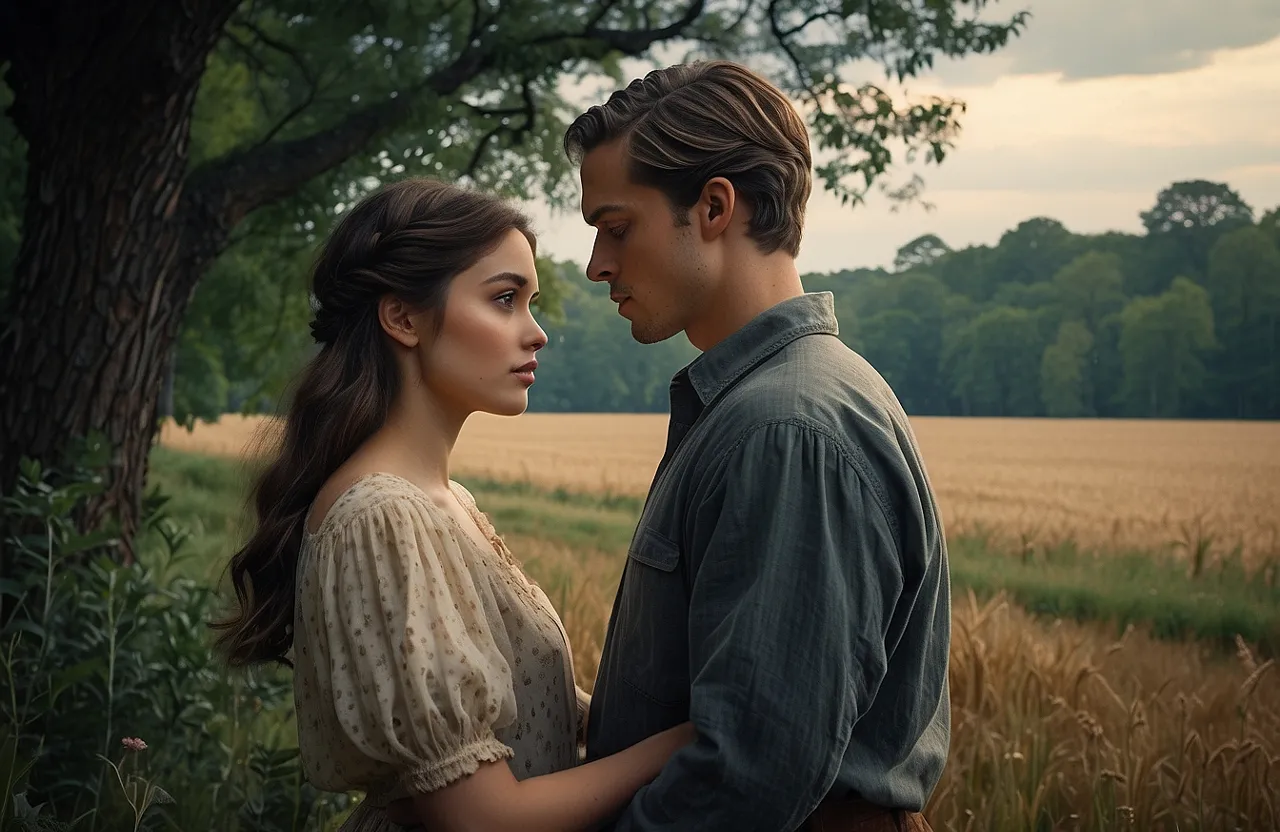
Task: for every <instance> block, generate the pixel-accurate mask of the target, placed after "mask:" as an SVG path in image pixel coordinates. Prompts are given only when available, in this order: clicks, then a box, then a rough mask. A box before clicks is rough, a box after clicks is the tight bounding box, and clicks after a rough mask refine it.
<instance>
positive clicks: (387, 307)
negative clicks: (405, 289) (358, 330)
mask: <svg viewBox="0 0 1280 832" xmlns="http://www.w3.org/2000/svg"><path fill="white" fill-rule="evenodd" d="M378 323H379V324H380V325H381V326H382V330H383V332H386V333H387V334H388V335H390V336H391V337H392V338H394V339H395V340H397V341H399V342H400V344H401V345H402V346H404V347H407V348H409V349H412V348H413V347H416V346H418V343H419V342H420V341H421V340H422V338H421V336H420V335H419V333H418V329H417V327H416V326H415V325H414V322H413V313H412V312H411V311H410V310H409V307H408V306H407V305H405V303H404V301H402V300H400V299H399V298H397V297H393V296H391V295H385V296H383V298H382V299H381V300H379V301H378Z"/></svg>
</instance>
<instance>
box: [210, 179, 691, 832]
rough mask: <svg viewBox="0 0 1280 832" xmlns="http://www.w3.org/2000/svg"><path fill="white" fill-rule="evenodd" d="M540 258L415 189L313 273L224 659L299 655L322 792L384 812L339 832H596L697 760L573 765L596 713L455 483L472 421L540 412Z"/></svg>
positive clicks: (511, 230) (490, 220)
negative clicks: (532, 404) (299, 355)
mask: <svg viewBox="0 0 1280 832" xmlns="http://www.w3.org/2000/svg"><path fill="white" fill-rule="evenodd" d="M534 245H535V240H534V236H533V234H532V233H531V232H530V229H529V223H528V220H527V219H526V218H525V217H524V216H522V215H521V214H520V213H519V212H517V211H516V210H514V209H513V208H511V207H509V206H507V205H505V204H504V203H502V202H500V201H498V200H496V199H494V198H492V197H489V196H486V195H483V194H478V193H475V192H472V191H468V190H463V189H460V188H457V187H453V186H450V185H446V184H442V183H439V182H434V181H425V180H412V181H406V182H400V183H397V184H394V185H389V186H387V187H384V188H382V189H381V190H379V191H378V192H376V193H374V194H373V195H372V196H369V197H368V198H367V199H365V200H364V201H363V202H361V203H360V204H359V205H357V206H356V207H355V208H354V209H353V210H352V211H351V212H350V213H348V214H347V215H346V216H345V217H343V218H342V220H341V221H340V222H339V223H338V224H337V227H336V228H335V229H334V230H333V233H332V235H331V237H330V238H329V240H328V242H327V244H326V245H325V248H324V251H323V253H322V255H321V257H320V259H319V261H318V262H317V264H316V267H315V273H314V278H313V293H314V295H315V298H316V300H317V301H318V302H319V309H318V311H317V312H316V316H315V321H314V323H313V324H312V332H313V333H314V335H315V338H316V340H317V341H318V342H319V343H320V344H321V345H322V348H321V350H320V353H319V355H317V356H316V357H315V358H314V359H313V360H312V362H311V364H310V365H309V366H308V367H307V369H306V371H305V373H304V375H303V377H302V379H301V382H300V384H299V386H298V389H297V391H296V394H295V396H294V399H293V402H292V404H291V406H290V409H289V413H288V416H287V419H286V420H285V423H284V436H283V446H282V448H281V450H280V452H279V455H278V457H276V459H275V460H274V462H273V463H272V464H271V466H270V467H269V468H268V469H267V470H266V471H265V473H264V474H263V475H262V477H261V479H260V480H259V482H258V483H257V485H256V488H255V493H254V499H255V502H256V506H257V515H258V525H257V529H256V531H255V533H254V534H253V536H252V538H251V539H250V540H249V542H248V543H247V545H246V546H245V547H244V548H243V549H241V550H240V551H239V552H238V553H237V554H236V555H235V557H234V558H233V559H232V561H231V579H232V583H233V585H234V587H235V590H236V596H237V598H238V600H239V604H240V608H239V610H238V614H236V615H235V616H233V617H232V618H231V619H230V620H228V621H225V622H222V623H221V624H220V625H219V626H220V627H222V628H224V629H225V631H226V632H224V633H223V634H222V636H221V637H220V639H219V644H220V647H221V648H222V650H223V651H224V652H225V654H226V655H227V657H228V660H229V661H230V662H231V663H232V664H235V665H240V666H243V665H249V664H253V663H257V662H269V661H285V662H288V661H289V658H288V655H287V654H289V653H290V651H292V654H293V658H292V664H293V666H294V698H295V703H296V707H297V724H298V744H299V748H300V750H301V758H302V764H303V767H304V770H305V772H306V775H307V777H308V779H309V780H310V781H311V782H312V783H313V784H315V785H316V786H317V787H319V788H322V789H327V790H332V791H347V790H353V789H361V790H365V791H366V792H367V797H366V799H365V801H364V802H362V803H361V805H360V806H359V807H358V808H357V810H356V811H355V812H354V813H353V815H352V817H351V818H350V819H349V820H348V821H347V823H346V824H345V825H344V826H343V829H344V830H360V832H366V830H384V829H393V828H395V825H394V824H392V823H391V821H390V820H389V819H388V817H387V811H386V807H387V805H388V804H389V803H391V802H392V801H398V802H399V804H400V805H405V803H406V801H405V798H411V801H412V802H411V805H412V806H413V808H414V809H415V810H416V814H417V815H418V818H419V820H420V821H421V822H422V823H423V825H424V826H426V827H427V828H429V829H432V830H437V829H438V830H451V829H520V830H540V829H546V830H557V831H558V832H559V831H560V830H571V829H588V828H592V827H593V826H595V825H597V824H599V823H600V822H601V821H604V820H606V819H608V818H609V817H610V816H611V815H613V814H614V813H616V812H617V811H619V810H620V809H621V808H622V807H623V806H625V804H626V803H627V801H628V800H630V798H631V796H632V795H633V794H634V792H635V791H636V790H637V789H638V788H640V787H641V786H642V785H644V784H645V783H646V782H648V781H649V780H651V779H652V778H653V777H655V776H656V775H657V773H658V771H659V770H660V769H661V768H662V765H663V764H664V763H665V762H666V760H667V758H668V757H669V756H670V755H671V754H673V753H674V752H675V751H676V750H677V749H678V748H679V747H680V746H682V745H684V744H685V743H687V742H689V741H691V739H692V732H691V729H690V728H689V727H688V726H687V725H685V726H680V727H678V728H674V729H671V730H669V731H667V732H664V733H662V734H658V735H655V736H653V737H650V738H648V739H646V740H645V741H643V742H641V743H639V744H637V745H636V746H633V747H632V748H630V749H627V750H625V751H623V752H621V753H619V754H616V755H614V756H612V757H609V758H606V759H602V760H598V761H593V762H592V763H589V764H586V765H577V759H578V758H577V746H578V739H579V738H580V737H581V736H582V734H583V727H584V724H585V719H586V707H587V704H588V697H587V696H586V694H585V693H583V692H582V690H581V688H579V687H578V686H577V685H576V684H575V682H574V678H573V667H572V660H571V656H570V651H569V645H568V644H567V640H566V637H565V633H564V629H563V627H562V626H561V623H560V619H559V617H558V616H557V615H556V612H555V610H554V609H553V607H552V606H551V603H550V602H549V601H548V599H547V596H546V595H545V594H544V593H543V592H542V590H541V589H539V588H538V587H537V586H536V585H535V584H533V583H532V582H531V581H529V580H528V578H526V577H525V575H524V574H523V573H522V572H521V571H520V569H519V567H518V566H517V565H516V563H515V561H514V560H513V559H512V556H511V554H510V552H509V551H508V550H507V548H506V546H505V544H504V543H503V542H502V540H501V539H500V538H499V537H498V536H497V534H496V533H495V531H494V529H493V527H492V526H491V525H490V524H489V522H488V520H487V518H486V517H485V515H483V514H482V513H480V511H479V510H477V508H476V505H475V502H474V501H473V500H472V497H471V494H470V493H468V491H467V490H466V489H465V488H463V487H462V486H461V485H459V484H458V483H456V482H454V481H453V480H452V479H451V478H450V475H449V456H450V453H451V451H452V450H453V446H454V442H455V441H456V439H457V437H458V433H459V431H460V430H461V429H462V425H463V423H464V422H465V421H466V419H467V417H468V416H469V415H470V414H472V413H475V412H477V411H484V412H488V413H496V414H501V415H517V414H519V413H522V412H523V411H524V410H525V408H526V406H527V405H528V388H529V386H530V385H531V384H532V383H533V371H534V368H535V367H536V366H537V360H536V359H535V357H534V356H535V354H536V353H537V351H538V350H539V349H541V348H542V347H543V346H544V345H545V344H546V342H547V338H546V335H545V333H543V331H542V329H541V328H539V326H538V324H537V323H536V322H535V321H534V319H533V315H532V313H531V311H530V304H531V303H532V302H533V301H534V299H535V298H536V297H537V293H538V276H537V273H536V272H535V270H534ZM517 430H518V429H517V428H516V427H515V426H514V425H513V426H512V431H513V433H512V437H511V441H512V444H513V445H515V444H516V443H518V442H519V435H518V433H516V431H517Z"/></svg>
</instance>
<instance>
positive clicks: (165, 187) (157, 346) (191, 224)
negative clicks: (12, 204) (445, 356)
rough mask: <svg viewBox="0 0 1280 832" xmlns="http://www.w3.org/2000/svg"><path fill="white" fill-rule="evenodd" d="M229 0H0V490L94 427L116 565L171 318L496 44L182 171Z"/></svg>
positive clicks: (694, 1) (126, 552) (659, 35)
mask: <svg viewBox="0 0 1280 832" xmlns="http://www.w3.org/2000/svg"><path fill="white" fill-rule="evenodd" d="M704 5H705V0H690V3H689V5H688V6H687V7H686V10H685V13H684V14H683V15H682V16H681V17H680V18H679V19H678V20H676V21H675V22H673V23H671V24H669V25H667V26H664V27H662V28H655V29H651V30H639V31H622V30H613V29H608V28H603V27H600V26H598V23H599V18H598V17H597V18H594V19H593V20H592V21H591V22H590V23H589V24H588V25H587V27H586V28H585V30H581V31H575V32H565V33H563V34H562V35H556V36H549V37H546V38H542V39H541V42H542V43H543V44H544V45H546V44H548V43H555V42H560V41H562V42H563V44H564V50H565V57H566V58H567V57H568V56H569V55H576V56H578V57H583V56H591V55H595V56H596V57H597V58H598V57H601V56H603V55H604V54H606V53H608V52H610V51H611V50H617V51H619V52H622V53H624V54H629V55H636V54H640V53H641V52H643V51H645V50H646V49H648V48H649V47H651V46H653V45H654V44H655V43H657V42H659V41H662V40H666V39H670V38H673V37H676V36H678V35H679V34H680V32H681V31H682V30H683V29H684V28H685V27H687V26H688V25H689V24H690V23H692V22H693V21H694V20H695V19H696V18H697V17H698V16H699V15H701V14H702V12H703V10H704ZM235 6H236V2H235V0H181V2H180V1H179V0H142V2H137V0H114V1H113V2H112V1H108V2H99V3H89V4H85V3H81V2H78V0H46V2H45V3H41V4H30V3H28V4H21V3H17V2H12V0H0V65H3V64H4V63H5V61H6V60H7V61H9V63H10V66H9V71H8V73H7V75H6V76H5V77H6V81H7V82H8V83H9V85H10V87H11V88H12V89H13V91H14V96H15V101H14V105H13V107H12V110H11V115H12V117H13V119H14V123H15V125H16V126H17V127H18V129H19V131H20V132H21V133H22V134H23V136H24V137H25V138H26V140H27V142H28V146H29V152H28V176H27V190H26V204H25V211H24V215H23V228H24V236H23V240H22V244H21V248H20V250H19V254H18V259H17V264H16V268H15V275H14V282H13V291H12V293H11V295H10V305H9V309H8V310H6V316H5V317H6V318H7V320H8V321H9V322H10V326H9V327H8V329H6V330H5V331H4V332H0V357H3V364H0V493H3V492H5V491H7V490H8V489H9V488H10V487H11V486H12V484H13V483H14V481H15V480H16V477H17V473H18V464H19V461H20V459H21V458H22V457H23V456H29V457H33V458H35V459H38V460H41V461H44V462H55V461H57V460H58V459H59V455H60V453H61V452H62V451H63V449H64V448H65V447H66V445H67V442H68V441H69V440H70V439H71V438H72V437H77V436H84V435H87V434H88V433H90V432H100V433H102V434H103V435H104V436H105V438H106V439H107V441H109V442H110V443H111V444H112V445H113V447H114V448H115V457H114V460H113V463H112V470H111V472H110V477H111V482H110V486H109V489H108V491H107V493H106V495H105V496H104V497H103V498H101V499H98V500H96V501H94V502H93V503H92V504H91V505H90V506H89V507H88V510H87V512H86V514H85V516H84V517H82V518H81V522H82V523H83V524H84V525H86V526H88V525H92V524H94V523H96V522H97V521H98V520H100V519H101V518H103V517H105V516H114V517H117V518H118V519H119V521H120V538H121V543H120V552H119V557H120V558H121V560H123V561H124V562H128V561H130V560H132V559H133V556H134V548H133V546H134V539H135V536H136V533H137V531H138V528H139V521H140V517H139V515H140V511H141V498H142V494H143V488H144V484H145V480H146V466H147V459H148V452H149V450H150V447H151V442H152V439H153V437H154V434H155V431H156V427H157V420H156V414H157V401H158V398H159V395H160V392H161V389H162V387H163V384H164V378H165V373H166V369H167V366H168V362H169V360H170V356H171V353H172V351H173V349H174V346H175V343H176V340H177V336H178V332H179V327H180V325H181V323H182V319H183V315H184V313H185V311H186V309H187V306H188V304H189V303H190V300H191V297H192V294H193V292H194V291H195V288H196V286H197V284H198V282H199V280H200V278H201V277H202V276H203V275H204V274H205V273H206V271H207V270H208V268H209V267H210V266H211V265H212V263H213V261H214V259H215V258H216V257H217V256H218V255H219V254H220V253H221V252H222V251H223V250H224V249H225V248H226V246H227V244H228V240H229V235H230V232H231V231H232V229H234V228H235V226H236V225H237V224H238V223H239V222H240V221H241V220H242V219H243V218H244V217H245V216H246V215H247V214H248V213H249V212H251V211H253V210H254V209H255V208H258V207H261V206H263V205H266V204H268V203H271V202H273V201H275V200H279V199H282V198H284V197H286V196H289V195H291V194H293V193H296V192H297V190H298V189H299V188H301V187H302V186H303V185H305V184H306V183H307V182H308V181H310V180H311V179H313V178H314V177H316V176H318V175H320V174H321V173H323V172H325V171H326V170H329V169H331V168H333V167H335V166H337V165H338V164H340V163H342V162H343V161H345V160H346V159H348V158H350V157H351V156H352V155H353V154H355V153H357V152H359V151H360V150H361V149H362V148H364V147H366V146H368V144H369V143H370V141H371V140H373V139H374V138H375V137H376V136H378V135H379V134H381V133H383V132H385V131H387V130H390V129H392V128H394V127H395V126H397V125H398V124H400V123H402V122H403V121H404V120H406V119H407V118H408V117H409V115H410V108H411V106H412V102H413V101H414V99H415V97H418V96H423V95H438V96H447V95H451V94H454V93H456V92H457V91H458V89H459V88H460V87H462V85H463V84H465V83H466V82H467V81H469V80H471V79H472V78H474V77H476V76H477V75H478V74H479V73H481V72H484V71H486V70H487V69H489V68H490V67H491V66H492V65H493V63H492V62H493V61H494V59H495V51H496V50H494V49H492V48H491V47H490V45H489V44H488V43H487V42H486V41H485V40H484V39H483V38H479V39H477V40H475V41H473V42H472V43H471V44H470V45H469V46H468V47H467V48H465V49H464V50H463V51H462V52H461V53H460V54H458V55H457V56H456V58H455V59H454V60H453V61H452V62H450V63H448V64H447V65H445V66H442V67H441V68H440V69H439V70H437V71H436V72H434V73H431V74H430V75H428V76H426V77H424V78H423V80H422V82H421V84H420V85H419V86H418V88H417V89H414V90H410V91H408V92H409V94H407V95H406V94H402V95H399V96H397V97H395V98H391V99H389V100H386V101H381V102H375V103H371V104H368V105H365V106H364V107H363V108H359V109H356V110H353V111H352V112H351V113H349V114H348V116H347V117H346V118H345V119H344V120H343V121H341V122H340V123H338V124H336V125H334V126H333V127H331V128H329V129H326V130H324V131H321V132H319V133H316V134H314V135H311V136H307V137H304V138H301V139H296V140H292V141H285V142H274V143H270V144H266V145H262V146H260V147H257V148H254V149H251V150H246V151H242V152H236V153H232V154H229V155H228V156H225V157H223V158H220V159H216V160H213V161H211V162H209V163H207V164H205V165H203V166H201V167H200V168H199V169H196V170H190V171H189V170H188V165H187V144H188V138H189V135H190V126H191V115H192V108H193V106H194V102H195V98H196V92H197V90H198V88H199V84H200V78H201V75H202V73H203V71H204V66H205V62H206V60H207V58H208V55H209V53H210V51H211V50H212V49H213V48H214V46H215V44H216V43H217V41H218V38H219V37H220V36H221V34H222V31H223V29H224V27H225V25H226V23H227V21H228V19H229V18H230V16H231V14H232V12H233V11H234V8H235ZM606 8H607V6H606ZM4 574H6V570H5V564H4V563H3V560H2V559H0V576H3V575H4Z"/></svg>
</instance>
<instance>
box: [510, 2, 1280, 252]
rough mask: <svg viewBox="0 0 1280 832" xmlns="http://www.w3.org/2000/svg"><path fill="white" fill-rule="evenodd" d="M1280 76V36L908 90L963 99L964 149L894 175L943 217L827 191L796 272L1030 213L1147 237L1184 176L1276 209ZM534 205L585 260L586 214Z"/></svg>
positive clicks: (967, 237)
mask: <svg viewBox="0 0 1280 832" xmlns="http://www.w3.org/2000/svg"><path fill="white" fill-rule="evenodd" d="M1083 1H1084V0H1082V2H1083ZM1089 1H1090V2H1092V0H1089ZM1129 1H1130V2H1138V0H1129ZM1176 2H1181V0H1176ZM1213 14H1215V13H1214V12H1206V17H1208V16H1210V15H1213ZM1100 25H1101V24H1100ZM1277 78H1280V37H1277V38H1274V39H1273V40H1271V41H1270V42H1268V43H1266V44H1263V45H1261V46H1255V47H1250V48H1244V49H1237V50H1231V51H1225V52H1218V53H1215V55H1214V56H1213V58H1212V60H1211V61H1210V62H1209V63H1208V64H1206V65H1204V66H1202V67H1200V68H1198V69H1194V70H1188V71H1184V72H1177V73H1167V74H1161V75H1127V76H1123V77H1114V78H1091V79H1086V80H1080V81H1075V82H1066V81H1064V80H1063V79H1062V78H1060V77H1058V76H1055V75H1047V74H1045V75H1029V76H1017V77H1012V76H1011V77H1005V78H1001V79H999V80H998V81H997V82H995V83H993V84H988V85H978V86H964V87H959V86H955V85H954V84H949V83H946V79H945V78H943V77H941V76H933V77H930V78H924V79H919V80H918V81H913V82H910V83H909V84H908V85H907V89H908V91H909V92H912V93H940V94H945V95H954V96H958V97H960V98H961V99H963V100H964V101H965V102H966V103H967V105H968V110H967V112H966V113H965V114H964V115H963V116H962V124H963V128H964V129H963V132H962V133H961V134H960V137H959V141H958V143H957V147H956V148H955V149H954V150H953V151H952V152H951V154H950V155H948V157H947V159H946V161H944V162H943V164H942V165H941V166H933V165H931V166H928V167H919V168H913V169H903V168H901V167H895V168H892V169H891V172H890V175H891V177H892V179H893V181H901V179H902V178H903V177H904V176H909V175H910V172H911V170H916V171H918V172H920V173H921V174H922V175H923V176H924V177H925V180H926V192H925V197H926V198H927V199H928V200H930V201H931V202H933V203H935V204H936V206H937V210H936V211H934V212H932V213H925V212H924V211H923V210H922V209H920V208H919V207H918V206H917V207H908V208H906V209H904V210H902V211H900V212H898V213H892V212H890V210H889V206H888V204H887V203H886V202H885V201H884V200H882V199H880V198H878V197H873V198H872V199H870V200H869V202H868V204H867V205H864V206H861V207H858V208H856V209H849V208H844V207H842V206H840V204H839V202H838V201H837V200H835V199H833V198H832V197H831V196H829V195H828V194H826V193H825V192H823V191H822V189H821V186H820V185H819V186H818V187H817V188H815V193H814V196H813V199H812V200H811V202H810V205H809V212H808V222H807V227H806V232H805V243H804V248H803V250H802V251H801V255H800V260H799V266H800V268H801V270H802V271H828V270H835V269H840V268H853V267H857V266H874V265H884V266H888V265H890V264H891V263H892V262H893V255H894V252H895V251H896V250H897V248H898V247H899V246H901V245H902V244H904V243H906V242H907V241H909V240H911V239H913V238H915V237H918V236H919V235H921V234H925V233H930V232H932V233H936V234H938V235H939V236H941V237H942V238H943V239H944V240H946V241H947V243H948V244H949V245H951V246H953V247H962V246H965V245H970V244H980V243H992V244H993V243H995V242H996V241H997V240H999V238H1000V235H1001V234H1002V233H1004V232H1005V231H1006V230H1008V229H1010V228H1012V227H1014V226H1015V225H1017V224H1018V223H1019V222H1021V221H1022V220H1025V219H1028V218H1030V217H1033V216H1050V217H1054V218H1056V219H1058V220H1060V221H1062V222H1063V223H1064V224H1065V225H1066V226H1067V227H1068V228H1070V229H1072V230H1073V231H1077V232H1081V233H1095V232H1101V231H1106V230H1109V229H1116V230H1123V231H1130V232H1133V233H1140V232H1141V222H1140V220H1139V217H1138V214H1139V212H1141V211H1143V210H1145V209H1146V208H1148V207H1150V205H1151V204H1152V202H1153V201H1154V199H1155V195H1156V193H1157V192H1158V191H1159V190H1160V189H1161V188H1163V187H1165V186H1167V185H1169V184H1170V183H1172V182H1175V181H1179V180H1184V179H1194V178H1204V179H1209V180H1212V181H1218V182H1226V183H1227V184H1228V185H1230V186H1231V187H1232V188H1235V189H1236V190H1237V191H1238V192H1239V193H1240V195H1241V196H1242V197H1243V198H1244V199H1245V201H1247V202H1248V203H1249V204H1251V205H1252V206H1253V207H1254V209H1255V211H1256V212H1257V213H1258V214H1261V213H1262V212H1263V211H1265V210H1268V209H1270V208H1273V207H1275V206H1276V205H1277V204H1278V203H1280V119H1277V118H1276V117H1275V114H1276V113H1277V112H1280V84H1277V83H1276V81H1275V79H1277ZM900 100H901V99H900ZM531 208H533V211H534V214H535V216H536V217H537V220H538V224H539V225H540V226H541V231H542V232H543V235H544V236H543V243H545V246H542V245H540V248H542V249H543V250H546V251H549V252H551V253H552V254H553V255H554V256H557V257H561V258H565V259H574V260H576V261H578V262H579V263H580V264H583V263H585V262H586V260H587V257H588V256H589V255H590V251H591V242H592V231H591V229H589V228H587V227H586V226H585V225H584V224H583V223H582V218H581V216H579V215H577V214H576V213H574V212H571V213H569V214H568V215H552V214H551V213H550V212H549V211H548V210H547V209H546V208H545V207H542V206H531Z"/></svg>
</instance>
